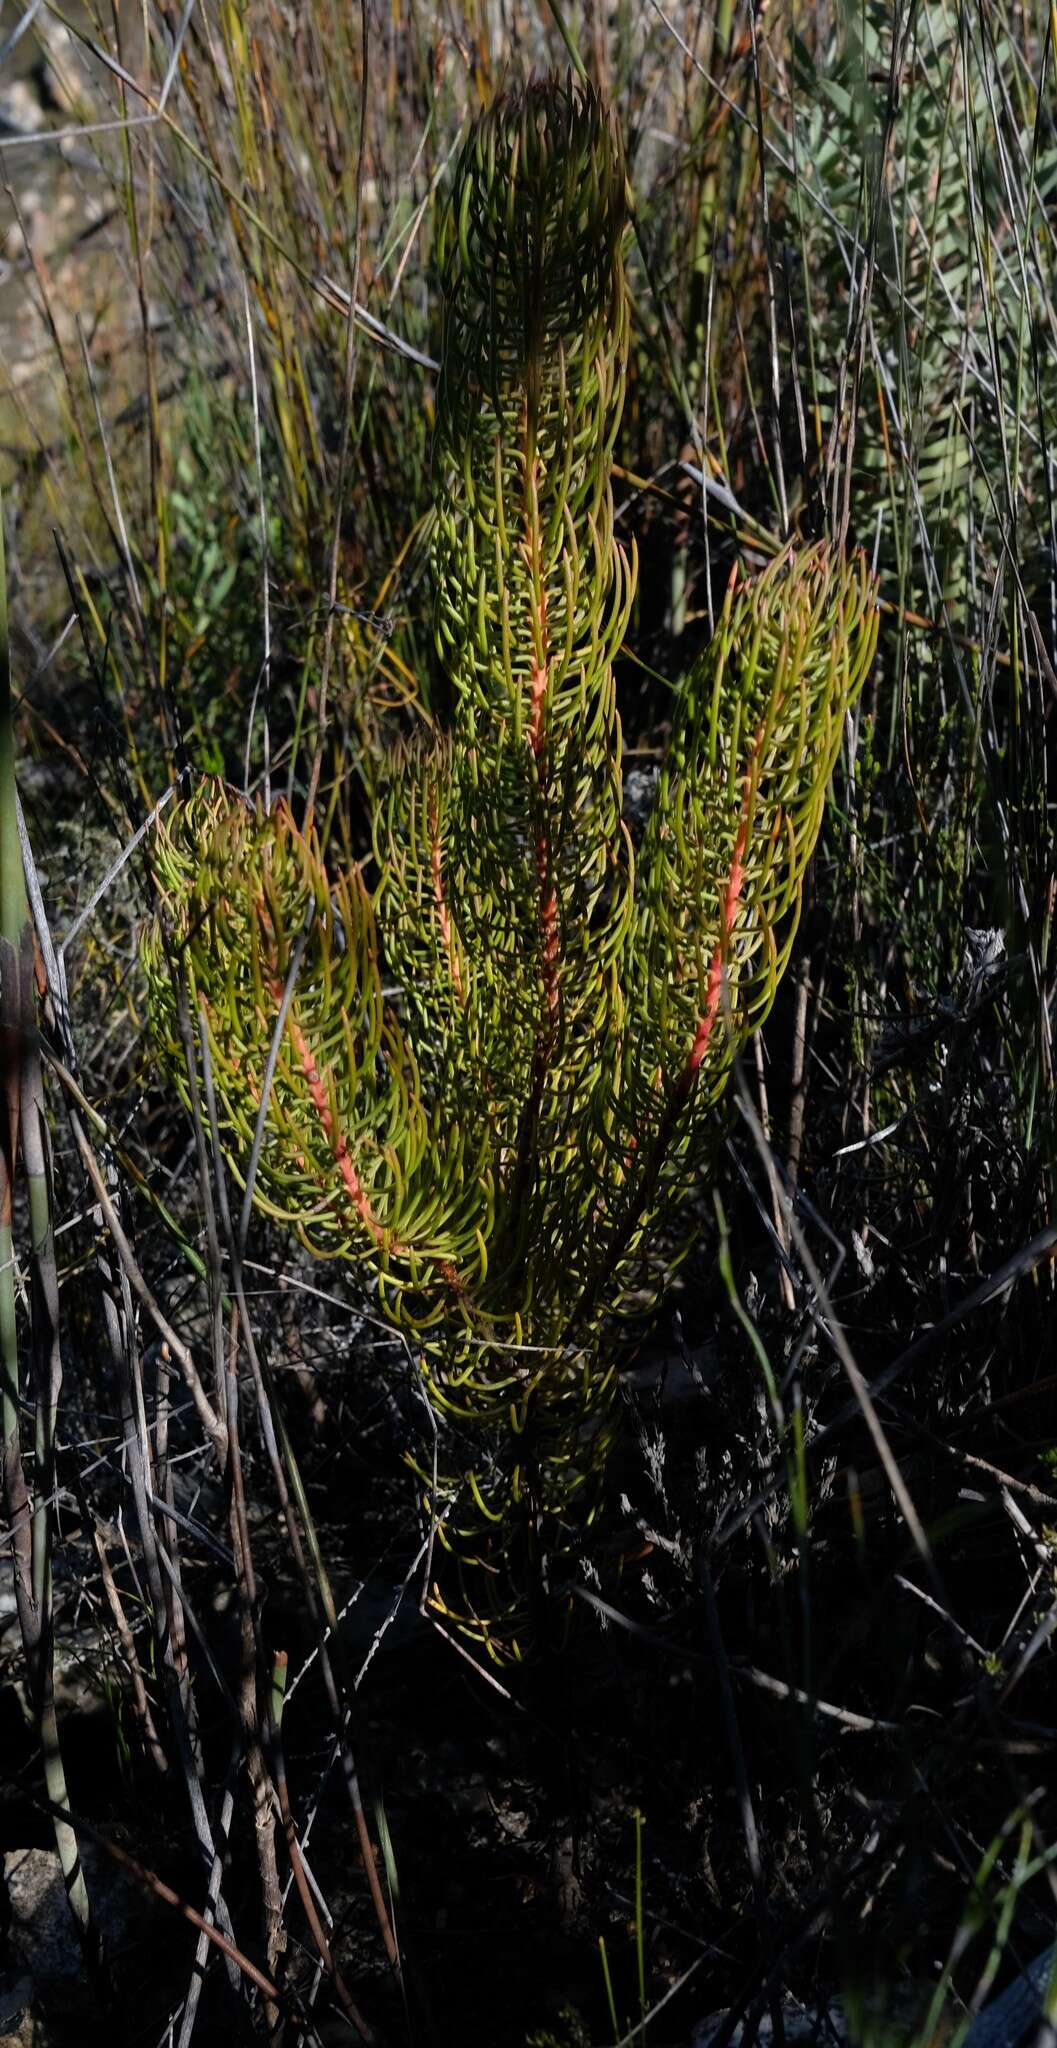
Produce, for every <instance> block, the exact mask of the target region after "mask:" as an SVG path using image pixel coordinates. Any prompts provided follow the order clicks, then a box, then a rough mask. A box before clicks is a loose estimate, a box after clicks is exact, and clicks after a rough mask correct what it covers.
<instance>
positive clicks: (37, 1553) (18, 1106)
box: [0, 500, 106, 1992]
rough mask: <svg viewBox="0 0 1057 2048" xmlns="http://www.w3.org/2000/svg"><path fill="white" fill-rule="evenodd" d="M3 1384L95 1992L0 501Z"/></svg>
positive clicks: (29, 1635)
mask: <svg viewBox="0 0 1057 2048" xmlns="http://www.w3.org/2000/svg"><path fill="white" fill-rule="evenodd" d="M0 1087H2V1093H3V1105H4V1113H3V1126H2V1133H0V1377H2V1382H3V1432H4V1441H3V1471H4V1508H5V1514H6V1516H7V1521H8V1526H9V1529H10V1532H11V1543H12V1552H13V1557H14V1581H15V1600H16V1605H17V1610H18V1620H19V1628H20V1631H21V1636H22V1648H23V1653H24V1655H25V1660H26V1670H27V1675H28V1679H29V1692H30V1697H31V1700H32V1703H33V1710H34V1714H35V1716H36V1722H37V1730H38V1734H39V1737H40V1745H41V1750H42V1752H43V1757H44V1778H45V1783H46V1786H47V1791H48V1799H49V1801H50V1804H51V1811H52V1819H53V1825H54V1830H55V1846H56V1849H57V1850H58V1854H59V1862H60V1865H61V1867H62V1875H63V1882H64V1884H65V1887H66V1896H67V1898H68V1899H69V1902H70V1910H71V1912H72V1914H73V1917H74V1922H75V1924H76V1927H77V1933H78V1937H79V1939H80V1942H81V1946H82V1948H83V1950H84V1955H85V1961H86V1963H87V1965H88V1968H89V1971H90V1973H91V1975H92V1977H93V1979H94V1981H95V1983H96V1986H97V1988H98V1989H99V1990H100V1991H102V1992H105V1988H106V1976H105V1969H104V1965H103V1955H102V1949H101V1945H100V1942H99V1936H98V1933H97V1930H96V1927H95V1924H94V1922H93V1919H92V1913H91V1908H90V1905H89V1900H88V1890H87V1887H86V1885H85V1881H84V1872H83V1871H82V1869H81V1863H80V1858H79V1856H78V1852H77V1838H76V1836H75V1834H74V1832H73V1829H72V1827H71V1826H70V1824H69V1821H68V1820H67V1819H66V1818H65V1816H66V1815H67V1814H68V1812H69V1799H68V1796H67V1790H66V1773H65V1770H64V1768H63V1761H62V1750H61V1747H60V1742H59V1727H58V1718H57V1716H56V1712H55V1695H54V1670H53V1635H52V1631H53V1621H54V1616H53V1600H52V1574H51V1505H50V1504H51V1501H52V1499H53V1497H54V1469H55V1419H56V1414H57V1409H58V1398H59V1386H60V1382H61V1377H62V1367H61V1359H60V1352H59V1284H58V1271H57V1268H56V1263H55V1239H54V1231H53V1225H52V1203H51V1171H50V1155H49V1147H48V1133H47V1120H46V1115H45V1108H44V1083H43V1076H42V1073H41V1061H40V1044H39V1039H38V1034H37V1014H36V988H35V951H34V945H33V928H32V925H31V922H30V915H29V899H28V896H27V894H26V882H25V875H24V872H23V867H22V847H21V840H20V837H19V829H18V798H17V793H16V788H15V740H14V718H13V704H12V694H11V659H10V643H9V639H8V626H7V575H6V562H5V555H4V539H3V503H2V500H0ZM20 1165H21V1169H22V1172H23V1173H24V1176H25V1182H26V1193H27V1201H28V1210H29V1230H30V1254H29V1255H30V1270H31V1319H32V1331H31V1335H32V1344H31V1357H32V1362H33V1379H34V1388H33V1392H34V1410H35V1459H34V1475H33V1492H32V1494H31V1492H30V1489H29V1486H28V1485H27V1482H26V1476H25V1467H24V1463H23V1450H22V1435H21V1412H20V1411H21V1384H20V1372H19V1353H18V1317H17V1303H16V1286H15V1244H14V1198H15V1187H16V1175H17V1173H18V1170H19V1166H20Z"/></svg>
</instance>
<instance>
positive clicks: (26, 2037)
mask: <svg viewBox="0 0 1057 2048" xmlns="http://www.w3.org/2000/svg"><path fill="white" fill-rule="evenodd" d="M84 1869H85V1877H86V1879H87V1881H88V1889H89V1893H90V1895H91V1900H92V1908H93V1911H94V1913H95V1916H96V1920H97V1922H98V1925H99V1927H100V1929H101V1931H102V1934H103V1939H104V1941H105V1943H106V1944H107V1947H108V1948H109V1949H110V1951H111V1953H113V1952H114V1951H116V1950H117V1949H119V1948H120V1946H121V1945H122V1943H123V1942H124V1941H125V1940H126V1939H127V1935H128V1913H129V1903H130V1901H129V1898H128V1890H127V1886H125V1884H124V1882H123V1880H122V1879H121V1878H120V1877H119V1876H118V1875H117V1873H116V1872H115V1870H114V1866H113V1865H112V1864H111V1862H110V1860H109V1858H106V1857H104V1856H102V1855H101V1854H100V1853H99V1852H98V1851H94V1850H93V1849H92V1848H91V1846H89V1847H87V1848H86V1849H85V1851H84ZM0 1909H2V1912H0V1924H3V1927H4V1938H3V1941H2V1945H0V2048H65V2044H66V2043H67V2042H71V2043H72V2042H74V2041H77V2042H78V2043H79V2044H83V2043H85V2042H87V2041H89V2040H94V2039H95V2038H96V2033H97V2028H98V2024H99V2017H100V2016H99V2011H98V2008H97V2005H96V2002H95V1998H94V1996H93V1993H92V1991H91V1989H90V1987H89V1983H88V1979H87V1976H86V1974H85V1969H84V1963H83V1960H82V1957H81V1948H80V1943H79V1942H78V1939H77V1933H76V1929H75V1927H74V1924H73V1917H72V1915H71V1913H70V1909H69V1906H68V1904H67V1902H66V1888H65V1886H64V1884H63V1878H62V1869H61V1867H60V1864H59V1858H58V1856H57V1854H56V1852H55V1850H54V1849H12V1850H9V1851H8V1852H7V1854H6V1855H5V1857H4V1866H3V1893H2V1894H0Z"/></svg>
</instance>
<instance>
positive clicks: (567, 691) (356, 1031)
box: [146, 82, 876, 1656]
mask: <svg viewBox="0 0 1057 2048" xmlns="http://www.w3.org/2000/svg"><path fill="white" fill-rule="evenodd" d="M624 203H625V174H624V166H623V160H622V155H621V150H620V145H619V142H618V139H617V137H616V135H615V133H614V131H613V129H612V127H611V124H610V121H609V118H608V115H607V113H606V111H605V109H604V107H603V106H602V104H601V102H600V101H599V99H598V98H597V96H596V95H595V94H594V93H593V92H592V91H590V90H589V89H588V88H582V89H581V88H579V87H572V86H563V85H560V84H557V83H555V82H546V83H541V84H533V85H530V86H529V87H527V88H526V89H525V90H523V91H515V92H511V93H509V94H507V95H505V96H504V97H503V98H501V99H500V100H498V101H497V102H496V103H495V105H494V106H493V107H492V108H491V109H490V111H489V112H488V113H487V114H486V115H485V116H483V117H482V119H481V120H479V121H478V122H477V124H476V125H475V127H474V129H473V131H472V133H471V134H470V137H469V139H468V141H467V143H466V145H465V148H464V150H463V153H462V157H461V159H460V162H459V166H458V170H457V174H456V177H455V180H454V188H453V192H452V196H451V201H450V205H449V208H448V213H447V218H446V223H445V228H444V234H443V240H442V257H443V278H444V290H445V297H446V347H445V358H444V370H443V376H442V380H441V388H440V401H439V409H438V428H437V440H436V450H435V475H434V490H435V497H436V512H437V518H436V541H435V553H434V568H435V577H436V590H437V613H436V617H437V636H438V645H439V650H440V653H441V656H442V659H443V662H444V665H445V668H446V671H447V675H448V677H449V679H450V684H451V693H452V704H453V710H452V718H451V725H450V730H449V731H448V732H447V733H446V734H444V735H443V736H441V737H439V738H437V739H435V740H432V741H430V742H429V743H428V744H420V745H417V746H412V747H410V748H404V749H401V750H400V751H399V752H398V753H396V754H394V756H393V757H392V758H391V759H390V761H389V762H388V764H387V768H386V772H385V775H384V777H383V782H382V786H381V788H380V790H379V793H378V799H377V805H376V815H375V849H374V850H375V857H376V862H377V879H376V882H375V886H374V888H373V892H372V891H369V889H368V886H367V883H366V881H365V879H364V876H363V874H362V872H361V871H360V869H359V868H351V869H349V870H347V871H346V872H344V873H342V874H340V875H337V876H335V875H332V874H331V873H329V872H328V871H327V870H326V869H325V867H324V863H323V860H322V857H321V853H320V850H319V847H318V844H317V842H316V840H315V838H314V836H313V832H312V828H311V824H310V823H309V825H308V826H307V827H306V828H305V829H301V828H299V826H298V825H297V823H296V822H295V820H294V817H293V816H292V814H291V812H290V810H289V809H288V808H287V807H286V806H285V805H279V806H277V807H275V808H273V809H272V810H270V811H266V810H264V809H262V808H261V807H260V806H259V805H258V806H252V805H250V804H248V803H246V802H245V801H243V800H242V799H241V798H239V797H238V796H236V795H234V794H233V793H232V792H230V791H229V790H227V789H225V788H224V787H223V786H222V785H219V784H206V785H204V786H203V787H202V788H201V789H200V790H199V791H198V792H197V793H196V794H195V795H194V796H193V797H192V798H191V799H190V800H189V801H188V802H186V803H185V804H183V805H182V806H180V807H179V808H177V809H176V810H175V812H173V813H170V814H168V815H167V817H166V819H165V821H164V822H163V823H162V824H161V825H160V827H159V831H158V837H157V842H156V854H155V866H156V876H157V881H158V885H159V892H160V907H159V915H158V918H157V920H156V922H155V924H154V926H153V929H152V931H151V933H150V934H149V936H148V939H147V942H146V960H147V967H148V973H149V979H150V986H151V992H152V1006H153V1014H154V1019H155V1026H156V1030H157V1033H158V1035H159V1039H160V1041H161V1043H162V1044H163V1046H165V1047H166V1048H167V1051H168V1056H169V1059H170V1061H171V1064H172V1067H173V1070H174V1072H175V1073H176V1075H177V1077H178V1079H179V1078H180V1077H181V1075H182V1083H181V1085H182V1086H183V1087H184V1088H185V1089H186V1087H187V1077H186V1073H185V1072H184V1071H183V1066H182V1063H183V1057H184V1055H183V1050H182V1040H181V1034H180V1031H179V1029H178V1024H177V1015H178V1008H177V999H176V994H175V990H174V986H173V980H172V971H171V962H172V961H173V960H175V962H176V963H177V970H178V972H180V973H182V974H184V975H185V976H186V979H187V982H188V984H189V988H190V993H191V1011H192V1015H193V1017H194V1018H195V1020H196V1026H197V1029H198V1030H199V1032H200V1033H201V1034H204V1035H205V1037H206V1038H207V1039H208V1055H209V1063H210V1066H211V1070H212V1078H213V1083H214V1088H215V1093H216V1099H217V1103H218V1113H219V1116H220V1119H221V1135H222V1139H223V1142H224V1145H225V1147H226V1149H227V1151H228V1154H229V1157H230V1160H231V1163H232V1166H233V1168H234V1170H235V1172H236V1173H237V1174H238V1173H241V1174H242V1175H243V1176H244V1175H245V1173H246V1170H247V1163H248V1161H249V1159H250V1155H251V1153H252V1152H253V1151H254V1141H255V1136H256V1134H257V1130H258V1124H260V1125H261V1128H262V1138H263V1142H262V1143H261V1144H260V1145H259V1146H258V1147H257V1159H256V1176H255V1184H254V1195H255V1199H256V1201H257V1203H258V1205H259V1207H260V1208H261V1209H263V1210H264V1211H266V1212H267V1213H268V1214H270V1215H271V1216H273V1217H276V1218H278V1219H280V1220H283V1221H285V1222H287V1223H289V1224H290V1225H291V1226H292V1227H293V1228H294V1229H295V1230H296V1231H297V1232H298V1233H299V1235H300V1236H301V1238H302V1239H303V1240H304V1242H305V1243H306V1244H307V1245H308V1246H309V1247H310V1248H311V1249H312V1250H313V1251H315V1252H318V1253H320V1254H323V1255H331V1256H338V1257H341V1258H343V1259H346V1260H349V1261H350V1262H352V1263H354V1264H355V1265H356V1266H357V1267H358V1268H359V1269H360V1270H361V1272H362V1273H363V1274H365V1275H371V1276H373V1278H374V1280H375V1282H376V1284H377V1290H378V1295H379V1299H380V1301H381V1303H382V1305H383V1307H384V1309H385V1312H386V1314H387V1315H388V1316H390V1317H391V1318H392V1320H393V1322H394V1323H395V1324H397V1325H399V1326H400V1327H401V1328H402V1329H404V1330H405V1331H406V1332H407V1335H408V1338H409V1340H410V1342H411V1343H412V1345H413V1346H414V1347H415V1350H416V1352H417V1355H418V1357H419V1359H420V1360H421V1364H422V1369H423V1373H424V1378H425V1384H426V1387H427V1389H428V1393H429V1395H430V1398H431V1400H432V1402H433V1404H434V1407H435V1409H436V1410H437V1411H438V1412H439V1415H440V1417H441V1419H442V1420H445V1419H446V1422H447V1424H448V1425H449V1426H448V1427H447V1428H446V1429H445V1430H444V1431H443V1432H442V1450H443V1454H444V1456H443V1462H442V1466H441V1476H440V1479H439V1482H438V1488H437V1497H436V1498H434V1499H432V1500H431V1502H430V1505H431V1507H432V1508H433V1509H434V1510H435V1511H436V1513H437V1514H438V1516H439V1517H440V1518H441V1519H440V1534H441V1538H442V1541H443V1542H444V1544H445V1545H446V1546H447V1547H448V1549H449V1550H450V1551H451V1552H452V1553H453V1555H454V1557H455V1559H456V1560H457V1564H458V1567H459V1570H458V1572H457V1573H456V1576H455V1578H454V1580H451V1579H449V1578H447V1577H445V1574H444V1571H443V1569H442V1570H441V1572H440V1576H439V1579H438V1583H437V1584H436V1585H435V1586H434V1588H433V1589H432V1598H433V1601H434V1604H435V1605H436V1606H437V1608H438V1609H440V1610H442V1611H448V1612H450V1613H453V1614H454V1615H455V1617H456V1619H457V1620H458V1622H459V1624H460V1625H461V1626H462V1627H464V1628H465V1629H466V1630H468V1631H469V1632H470V1633H471V1634H473V1635H477V1636H479V1637H480V1638H481V1639H482V1640H483V1641H484V1642H485V1644H486V1645H487V1647H488V1648H489V1650H490V1651H491V1652H492V1653H493V1654H495V1655H497V1656H498V1655H501V1654H505V1653H509V1652H511V1651H513V1652H515V1653H517V1652H518V1651H519V1650H520V1649H521V1647H522V1646H523V1644H524V1642H525V1640H526V1638H527V1635H530V1634H532V1633H534V1632H535V1631H536V1627H537V1624H538V1623H539V1621H540V1620H541V1618H544V1625H545V1626H549V1625H551V1624H549V1623H547V1622H546V1620H545V1617H546V1615H547V1614H548V1612H550V1611H552V1605H553V1603H551V1605H550V1606H549V1605H548V1603H547V1602H546V1601H545V1600H544V1597H543V1596H544V1593H545V1591H546V1589H547V1588H549V1589H550V1591H551V1593H552V1595H553V1594H554V1593H556V1592H560V1589H561V1587H562V1585H563V1583H566V1582H567V1581H568V1578H569V1576H570V1572H571V1569H572V1564H571V1560H572V1556H573V1553H574V1552H575V1548H576V1545H577V1543H578V1541H579V1540H580V1538H581V1536H582V1532H583V1529H584V1527H585V1525H586V1523H587V1522H588V1521H589V1520H590V1518H591V1516H592V1515H593V1513H594V1512H595V1509H596V1506H597V1502H598V1498H599V1485H598V1482H599V1476H600V1473H601V1470H602V1466H603V1464H604V1460H605V1455H606V1450H607V1447H608V1444H609V1442H610V1440H611V1437H612V1433H613V1428H614V1420H615V1378H614V1363H615V1359H616V1357H617V1356H618V1351H617V1345H618V1339H619V1329H618V1324H619V1319H620V1317H621V1316H622V1315H626V1314H627V1313H628V1312H629V1311H631V1310H635V1309H640V1308H641V1307H642V1305H643V1303H644V1301H646V1300H648V1299H649V1296H650V1293H651V1291H654V1290H655V1289H656V1286H657V1284H658V1282H659V1280H660V1279H661V1278H662V1277H663V1273H664V1270H665V1263H666V1262H665V1255H664V1246H665V1245H666V1244H667V1245H668V1246H670V1245H671V1243H672V1241H673V1240H672V1238H671V1235H670V1233H669V1234H668V1235H667V1236H662V1235H660V1234H659V1232H660V1226H662V1225H663V1226H665V1229H667V1226H668V1224H669V1222H670V1219H671V1218H672V1216H673V1212H674V1210H675V1209H676V1208H677V1206H678V1204H679V1202H680V1201H681V1200H682V1199H683V1198H684V1197H685V1196H686V1194H687V1193H688V1191H689V1190H690V1189H691V1188H692V1186H693V1184H694V1177H695V1174H696V1172H697V1171H698V1169H699V1168H700V1167H701V1165H702V1164H704V1163H706V1162H707V1160H708V1158H709V1156H710V1153H711V1150H712V1148H713V1146H714V1143H715V1134H716V1129H717V1122H716V1116H715V1106H716V1103H717V1101H718V1098H719V1097H720V1095H721V1094H722V1091H723V1088H724V1085H725V1083H726V1080H727V1077H728V1075H729V1071H730V1065H731V1061H732V1059H733V1057H734V1055H735V1054H736V1052H737V1050H738V1048H739V1046H740V1045H742V1044H743V1043H744V1041H745V1040H746V1038H747V1037H748V1036H749V1034H750V1033H752V1032H753V1031H754V1030H756V1029H757V1027H758V1026H759V1025H760V1024H761V1023H762V1021H763V1019H764V1017H765V1016H766V1014H767V1011H768V1009H769V1007H770V1004H771V1002H772V999H773V996H774V992H775V989H776V987H777V983H778V980H779V978H780V975H781V973H782V969H783V967H784V964H785V960H786V958H787V955H788V950H789V945H790V942H791V938H792V934H793V930H794V928H795V923H796V917H797V913H798V910H799V905H800V895H801V888H802V882H803V876H804V870H805V867H806V865H807V862H808V860H809V859H810V856H811V853H812V850H813V848H814V845H815V842H816V839H817V836H818V831H819V826H820V823H821V818H822V812H823V806H824V803H825V793H826V788H827V784H828V782H829V778H830V774H831V771H832V769H833V765H834V761H835V758H836V754H837V750H838V746H839V742H840V735H841V730H842V724H843V719H844V714H845V711H846V710H847V707H848V706H849V704H850V703H851V702H852V700H853V699H854V697H855V694H856V692H857V691H858V689H859V688H860V686H861V683H862V681H863V678H864V675H865V673H866V671H867V669H868V667H869V664H870V661H871V658H872V654H873V648H874V643H875V636H876V610H875V605H874V598H873V591H872V585H871V581H870V578H869V576H868V574H867V571H866V569H865V567H864V566H863V564H862V563H861V562H855V563H853V564H845V563H844V562H843V561H841V560H839V559H836V558H834V557H833V556H832V555H831V554H829V553H828V552H827V550H826V549H825V548H823V547H816V548H813V549H809V550H807V551H805V552H803V553H801V554H799V555H797V554H787V555H785V556H783V557H782V558H781V559H779V560H778V561H776V562H774V563H772V564H771V566H770V567H769V568H767V569H766V570H765V571H764V572H763V573H762V574H761V575H760V576H758V577H756V578H754V579H752V580H737V579H732V581H731V585H730V588H729V590H728V593H727V597H726V602H725V604H724V607H723V611H722V616H721V618H720V620H719V623H718V627H717V631H716V634H715V636H714V638H713V640H712V642H711V643H710V645H709V647H708V648H707V650H706V651H705V653H704V654H703V656H702V657H701V659H700V661H699V662H698V663H697V665H696V667H695V669H694V670H693V672H692V673H691V675H690V676H689V677H688V678H687V679H686V681H685V683H684V685H683V687H682V690H681V692H680V695H679V698H678V705H677V710H676V715H675V719H674V725H673V732H672V739H671V745H670V749H669V754H668V758H667V761H666V763H665V765H664V767H663V769H662V773H661V779H660V787H659V791H658V796H657V801H656V805H655V808H654V812H653V815H652V818H651V820H650V822H649V824H648V827H647V830H646V834H645V838H644V842H643V844H642V846H641V848H640V850H639V853H638V856H637V858H635V857H634V856H633V853H632V848H631V843H630V840H629V837H628V835H627V832H626V830H625V828H624V826H623V824H622V820H621V802H622V781H621V740H620V723H619V719H618V716H617V711H616V704H615V696H614V682H613V659H614V656H615V655H616V653H617V651H618V650H619V647H620V644H621V641H622V638H623V634H624V631H625V627H626V623H627V617H628V611H629V606H630V601H631V595H632V591H633V586H634V561H633V560H632V561H629V560H628V559H627V558H626V556H625V555H624V553H623V551H622V550H621V548H620V546H619V545H618V543H617V542H616V540H615V538H614V531H613V498H612V490H611V483H610V460H611V452H612V448H613V443H614V438H615V435H616V432H617V428H618V424H619V419H620V411H621V402H622V396H623V385H624V371H625V363H626V357H627V346H628V302H627V294H626V285H625V278H624V268H623V261H622V241H623V233H624ZM383 964H384V969H385V976H386V985H387V987H389V986H390V985H394V984H395V986H396V987H397V989H398V994H397V995H396V996H395V997H394V998H392V999H387V998H386V996H385V995H383V987H382V969H383ZM201 1050H202V1048H201V1045H200V1046H199V1054H201ZM558 1604H559V1606H560V1604H561V1603H560V1602H559V1603H558Z"/></svg>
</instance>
